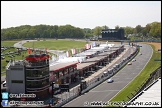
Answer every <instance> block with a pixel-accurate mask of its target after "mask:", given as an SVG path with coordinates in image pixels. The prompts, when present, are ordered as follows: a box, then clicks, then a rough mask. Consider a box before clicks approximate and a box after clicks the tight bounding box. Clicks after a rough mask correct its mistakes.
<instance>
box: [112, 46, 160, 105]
mask: <svg viewBox="0 0 162 108" xmlns="http://www.w3.org/2000/svg"><path fill="white" fill-rule="evenodd" d="M151 47H152V48H153V55H152V57H151V59H150V61H149V62H148V64H147V65H146V67H145V68H144V69H143V70H142V72H141V73H140V74H139V75H138V76H137V77H136V78H135V79H134V80H133V81H132V82H131V83H130V84H128V85H127V86H126V87H125V88H124V89H123V90H122V91H120V92H119V93H118V94H117V95H116V96H115V97H114V98H113V99H111V100H110V102H114V101H119V102H121V101H123V100H124V101H128V100H129V99H128V97H127V96H129V97H132V94H131V93H133V94H135V90H137V89H138V87H140V86H141V85H142V84H143V83H144V82H145V80H147V78H148V77H149V76H150V74H151V73H152V72H153V71H155V70H156V69H157V68H158V67H159V66H160V65H161V62H155V61H154V59H161V53H160V52H158V51H155V47H154V46H153V45H151Z"/></svg>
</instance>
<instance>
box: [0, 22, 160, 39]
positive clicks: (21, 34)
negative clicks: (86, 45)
mask: <svg viewBox="0 0 162 108" xmlns="http://www.w3.org/2000/svg"><path fill="white" fill-rule="evenodd" d="M103 29H110V28H109V27H108V26H106V25H105V26H96V27H95V28H94V29H90V28H83V29H82V28H79V27H74V26H72V25H69V24H68V25H63V26H58V25H53V26H52V25H51V26H50V25H42V24H40V25H35V26H30V25H22V26H18V27H11V28H6V29H1V40H12V39H35V38H55V39H59V38H76V39H83V38H90V37H93V36H99V35H101V31H102V30H103ZM115 29H124V32H125V36H126V37H128V36H129V35H134V36H144V37H147V36H152V37H155V38H161V22H152V23H148V24H147V25H146V26H145V27H142V26H141V25H137V26H136V27H135V28H133V27H130V26H126V27H119V25H117V26H115Z"/></svg>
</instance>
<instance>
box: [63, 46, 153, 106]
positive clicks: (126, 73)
mask: <svg viewBox="0 0 162 108" xmlns="http://www.w3.org/2000/svg"><path fill="white" fill-rule="evenodd" d="M140 45H141V46H142V47H141V49H140V52H141V53H142V55H139V54H138V55H137V56H136V57H135V59H136V61H135V62H132V65H127V66H125V67H124V68H123V69H122V70H120V71H119V72H118V73H117V74H116V75H114V76H113V77H112V79H113V80H114V82H113V83H107V82H106V81H105V82H103V83H102V84H100V85H99V86H97V87H95V88H93V89H92V90H90V91H89V92H88V93H86V94H83V95H81V96H79V97H77V98H76V99H74V100H72V101H70V102H69V103H67V104H65V105H64V106H63V107H94V106H91V102H92V103H93V102H94V101H95V102H97V101H98V102H100V101H102V103H103V102H107V101H109V100H110V99H111V98H113V97H114V96H115V95H116V94H117V93H118V92H119V91H121V90H122V89H123V88H124V87H125V86H126V85H128V84H129V83H130V82H131V81H132V80H133V79H134V78H135V77H136V76H137V75H138V74H139V73H140V72H141V71H142V69H143V68H144V67H145V65H146V64H147V63H148V61H149V60H150V58H151V56H152V53H153V52H152V51H153V50H152V48H151V46H150V45H147V44H140ZM97 107H102V106H97Z"/></svg>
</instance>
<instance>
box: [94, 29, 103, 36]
mask: <svg viewBox="0 0 162 108" xmlns="http://www.w3.org/2000/svg"><path fill="white" fill-rule="evenodd" d="M101 31H102V27H100V26H97V27H95V28H94V35H96V36H98V38H99V35H101Z"/></svg>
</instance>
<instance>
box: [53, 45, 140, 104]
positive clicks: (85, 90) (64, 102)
mask: <svg viewBox="0 0 162 108" xmlns="http://www.w3.org/2000/svg"><path fill="white" fill-rule="evenodd" d="M137 53H138V50H137V47H135V51H134V52H133V55H132V56H131V57H130V58H129V59H128V57H129V56H130V55H129V56H128V57H127V60H126V61H125V62H124V63H123V64H122V65H120V66H119V68H117V69H116V70H115V72H114V74H115V73H117V72H118V71H119V70H120V69H121V68H122V67H123V66H124V65H125V64H127V63H128V62H129V61H131V60H132V59H133V58H134V57H135V55H136V54H137ZM112 76H113V75H108V76H106V77H104V78H102V79H100V80H99V81H97V82H96V83H94V84H91V85H89V86H88V87H87V88H86V89H84V90H83V91H82V92H81V94H83V93H85V92H87V91H88V90H90V89H92V88H94V87H95V86H97V85H98V84H100V83H102V82H103V81H105V80H106V79H108V78H110V77H112ZM78 96H79V94H76V95H73V96H71V97H69V98H68V99H66V100H64V101H62V102H61V103H57V104H56V105H54V106H53V107H61V106H63V105H65V104H66V103H68V102H69V101H71V100H73V99H74V98H76V97H78Z"/></svg>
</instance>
